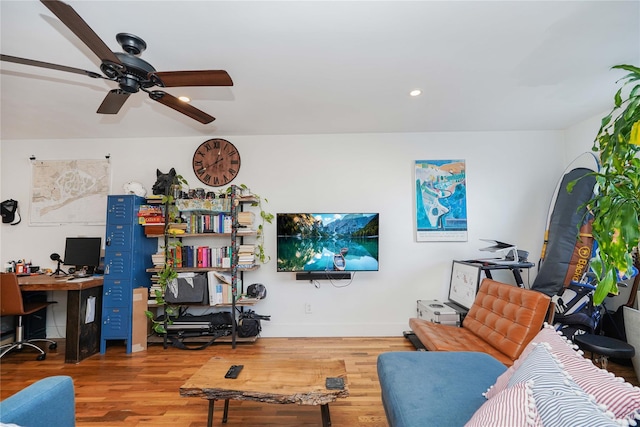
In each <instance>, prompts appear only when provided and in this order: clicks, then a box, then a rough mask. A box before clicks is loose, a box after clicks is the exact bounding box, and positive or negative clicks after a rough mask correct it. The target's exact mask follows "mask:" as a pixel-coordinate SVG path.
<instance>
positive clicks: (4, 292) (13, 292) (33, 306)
mask: <svg viewBox="0 0 640 427" xmlns="http://www.w3.org/2000/svg"><path fill="white" fill-rule="evenodd" d="M52 303H53V302H47V301H43V302H28V303H26V304H25V303H24V302H23V300H22V293H21V292H20V285H19V284H18V276H16V274H15V273H0V316H17V318H18V325H17V326H16V331H15V341H14V342H12V343H10V344H4V345H2V346H0V351H1V353H0V359H1V358H3V357H4V356H5V354H7V353H9V352H10V351H12V350H22V347H24V346H27V347H33V348H34V349H36V350H37V351H38V352H39V353H40V354H38V357H37V358H36V360H44V359H46V357H47V353H45V351H44V350H42V349H41V348H40V347H38V346H37V345H35V344H33V343H34V342H48V343H49V349H51V350H53V349H55V348H56V347H58V343H56V342H55V341H52V340H48V339H45V338H36V339H30V340H26V341H25V340H24V327H23V326H22V316H26V315H28V314H31V313H35V312H36V311H39V310H42V309H43V308H46V307H47V306H48V305H49V304H52Z"/></svg>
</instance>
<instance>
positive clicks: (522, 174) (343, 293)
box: [0, 131, 590, 337]
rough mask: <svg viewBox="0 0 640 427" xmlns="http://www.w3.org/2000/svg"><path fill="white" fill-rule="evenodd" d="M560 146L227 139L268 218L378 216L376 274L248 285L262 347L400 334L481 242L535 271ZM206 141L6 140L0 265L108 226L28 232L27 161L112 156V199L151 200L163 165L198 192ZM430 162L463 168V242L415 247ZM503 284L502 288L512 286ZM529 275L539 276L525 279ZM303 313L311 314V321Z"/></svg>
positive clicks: (468, 140) (436, 136) (516, 138)
mask: <svg viewBox="0 0 640 427" xmlns="http://www.w3.org/2000/svg"><path fill="white" fill-rule="evenodd" d="M570 133H571V132H567V134H570ZM564 138H565V132H562V131H548V132H467V133H406V134H346V135H298V136H243V137H239V136H234V137H229V138H227V139H229V140H230V141H232V142H233V143H234V144H235V145H236V146H237V147H238V148H239V150H240V153H241V155H242V168H241V170H240V174H239V176H238V178H236V180H235V181H234V183H235V184H240V183H244V184H247V185H248V186H249V187H251V189H252V190H253V191H255V192H256V193H258V194H260V195H261V196H263V197H266V198H267V199H268V201H269V203H268V204H267V206H266V210H268V211H270V212H272V213H274V214H275V213H278V212H300V211H307V212H313V211H325V212H327V211H343V212H345V211H346V212H349V211H360V212H362V211H369V212H380V271H379V272H366V273H365V272H363V273H358V274H356V276H355V278H354V279H353V281H352V282H351V283H350V284H349V285H348V286H346V287H342V286H343V285H345V283H343V282H336V283H335V286H334V285H332V284H331V283H330V282H328V281H322V282H320V287H319V288H316V287H314V286H313V285H312V284H310V283H308V282H304V281H296V280H295V276H294V274H293V273H277V272H276V271H275V270H276V266H275V260H273V261H271V262H270V263H268V264H266V265H264V266H262V267H261V268H260V269H259V270H258V271H256V272H252V273H248V274H246V275H245V283H246V284H249V283H254V282H260V283H263V284H265V285H266V287H267V289H268V297H267V299H265V300H264V301H262V302H261V303H260V304H259V305H258V306H256V311H257V312H258V313H260V314H270V315H271V316H272V321H271V322H265V325H264V328H263V336H367V335H369V336H376V335H377V336H384V335H400V334H401V333H402V331H403V330H406V329H408V318H409V317H411V316H414V315H415V312H416V300H418V299H436V298H437V299H443V298H445V296H446V292H447V289H448V281H449V274H450V268H451V261H452V260H453V259H469V258H476V257H486V256H487V253H486V252H480V251H479V250H478V249H479V248H482V247H484V246H486V244H485V243H484V242H481V241H480V240H479V239H481V238H489V239H498V240H502V241H506V242H511V243H514V244H516V245H517V246H518V248H521V249H525V250H528V251H529V252H530V260H532V261H534V262H536V261H537V259H538V257H539V254H540V248H541V245H542V238H543V232H544V226H545V220H546V215H547V210H548V207H549V206H548V205H549V200H550V198H551V194H552V192H553V189H554V187H555V185H556V182H557V180H558V178H559V176H560V174H561V172H562V171H563V170H564V168H565V166H566V163H567V160H566V159H567V153H566V152H565V149H566V148H565V144H564ZM205 139H206V138H199V139H194V138H182V139H176V138H171V139H157V138H156V139H137V140H136V139H130V140H129V139H118V140H72V141H53V140H48V141H2V143H1V145H0V149H1V152H0V156H1V180H2V181H1V196H0V197H1V199H2V200H4V199H7V198H14V199H16V200H19V202H20V203H21V206H22V213H23V222H22V223H21V224H19V225H17V226H9V225H6V224H2V225H1V226H0V240H1V244H0V251H1V252H0V262H2V263H4V262H6V261H8V260H12V259H16V258H27V259H31V260H32V261H33V263H34V264H37V265H40V266H41V267H43V268H55V263H54V262H52V261H50V260H49V255H50V254H51V253H52V252H58V253H62V252H63V250H64V239H65V237H67V236H76V235H103V233H104V227H101V226H56V227H32V226H30V225H29V220H28V207H29V188H30V187H29V186H30V161H29V156H31V155H35V156H36V157H37V158H38V159H40V160H52V159H74V158H78V159H86V158H96V159H97V158H103V157H104V156H105V155H106V154H110V156H111V157H110V159H111V164H112V175H113V176H112V191H111V192H112V193H113V194H120V193H121V192H122V185H123V183H125V182H127V181H139V182H142V183H143V184H144V185H145V187H146V188H147V189H148V191H149V192H150V189H151V185H152V184H153V182H155V173H156V168H159V169H160V170H162V171H164V172H166V171H168V169H169V168H170V167H175V168H176V170H177V171H178V173H180V174H182V175H183V176H184V177H185V178H186V179H187V180H188V181H189V183H190V185H191V187H192V188H194V187H197V186H198V184H197V183H198V181H197V180H196V178H195V176H194V175H193V173H192V172H191V158H192V155H193V151H194V150H195V148H196V147H197V146H198V145H199V144H200V143H201V142H202V141H203V140H205ZM589 144H590V143H589ZM589 144H588V147H590V145H589ZM582 151H584V149H583V150H582ZM428 159H465V160H466V162H467V179H468V194H467V196H468V226H469V239H468V241H467V242H437V243H436V242H421V243H417V242H416V241H415V237H414V225H413V221H414V220H413V206H414V194H413V190H414V185H413V179H414V178H413V162H414V161H415V160H428ZM265 238H266V242H265V243H266V244H265V246H266V251H267V253H268V254H269V255H271V257H272V258H275V241H276V238H275V224H274V225H267V226H266V234H265ZM500 273H501V274H496V275H495V276H494V277H496V278H498V279H499V280H503V281H512V277H511V276H509V275H508V274H506V273H504V272H500ZM503 273H504V274H503ZM534 276H535V269H532V271H531V276H530V280H533V277H534ZM525 279H526V274H525ZM52 299H55V300H57V301H60V302H61V304H58V305H57V306H54V308H53V309H52V311H50V313H52V314H51V315H50V318H49V323H48V327H49V335H50V336H53V337H56V336H57V337H59V336H64V322H65V317H64V313H65V310H66V308H65V305H64V299H65V296H64V293H63V292H54V293H53V296H52ZM305 303H310V304H311V308H312V314H305V312H304V306H305ZM52 317H53V318H52Z"/></svg>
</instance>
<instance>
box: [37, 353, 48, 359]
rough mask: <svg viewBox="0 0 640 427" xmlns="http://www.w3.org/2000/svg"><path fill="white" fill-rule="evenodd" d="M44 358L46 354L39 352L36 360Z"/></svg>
mask: <svg viewBox="0 0 640 427" xmlns="http://www.w3.org/2000/svg"><path fill="white" fill-rule="evenodd" d="M46 358H47V355H46V354H40V355H38V357H36V360H44V359H46Z"/></svg>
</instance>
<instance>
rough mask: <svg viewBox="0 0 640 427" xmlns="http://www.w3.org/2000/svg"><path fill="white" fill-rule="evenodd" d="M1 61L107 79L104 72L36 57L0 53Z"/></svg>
mask: <svg viewBox="0 0 640 427" xmlns="http://www.w3.org/2000/svg"><path fill="white" fill-rule="evenodd" d="M0 61H6V62H14V63H16V64H23V65H31V66H34V67H41V68H50V69H52V70H58V71H66V72H68V73H76V74H82V75H85V76H89V77H92V78H94V79H106V77H104V76H103V75H102V74H98V73H94V72H93V71H87V70H81V69H80V68H73V67H67V66H66V65H58V64H52V63H50V62H42V61H36V60H34V59H26V58H19V57H17V56H11V55H2V54H0Z"/></svg>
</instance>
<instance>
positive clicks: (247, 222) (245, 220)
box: [238, 212, 256, 228]
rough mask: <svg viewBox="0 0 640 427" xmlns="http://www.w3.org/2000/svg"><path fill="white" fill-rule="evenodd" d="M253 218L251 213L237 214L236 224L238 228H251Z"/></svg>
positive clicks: (253, 215)
mask: <svg viewBox="0 0 640 427" xmlns="http://www.w3.org/2000/svg"><path fill="white" fill-rule="evenodd" d="M255 217H256V216H255V214H254V213H253V212H238V224H239V225H240V227H246V228H251V227H253V221H254V220H255Z"/></svg>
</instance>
